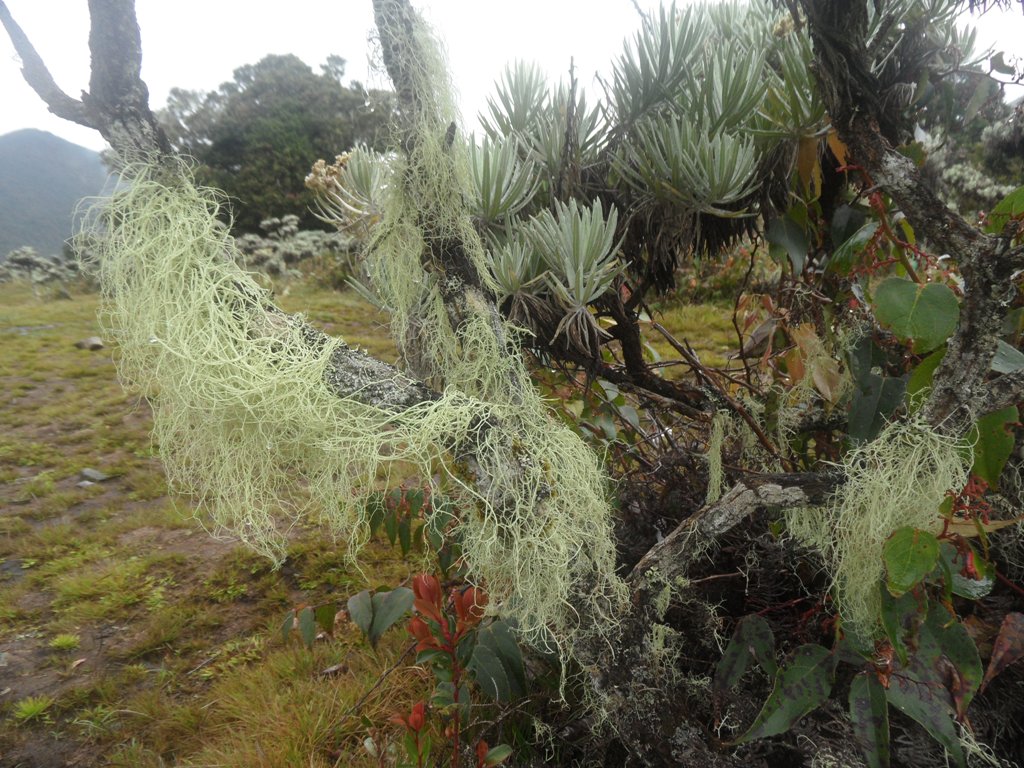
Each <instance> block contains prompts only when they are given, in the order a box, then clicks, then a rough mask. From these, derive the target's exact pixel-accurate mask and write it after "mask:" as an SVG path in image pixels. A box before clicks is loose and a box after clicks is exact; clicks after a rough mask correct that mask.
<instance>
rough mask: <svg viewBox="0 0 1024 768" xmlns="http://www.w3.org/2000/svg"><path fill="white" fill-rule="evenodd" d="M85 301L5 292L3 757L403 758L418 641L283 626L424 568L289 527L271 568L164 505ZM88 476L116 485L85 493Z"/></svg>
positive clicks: (337, 320)
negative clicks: (358, 557)
mask: <svg viewBox="0 0 1024 768" xmlns="http://www.w3.org/2000/svg"><path fill="white" fill-rule="evenodd" d="M71 294H73V298H72V299H71V300H67V299H57V298H54V296H55V295H56V293H55V292H54V289H52V288H46V289H43V292H42V294H40V291H39V290H38V289H35V290H34V289H33V288H32V287H30V286H28V285H26V284H18V283H15V284H6V285H3V286H0V306H2V309H0V479H2V485H0V667H2V668H3V670H4V674H3V676H2V679H3V684H2V685H0V722H3V723H4V725H3V726H2V727H0V755H3V758H2V760H13V761H14V762H13V763H10V764H11V765H16V764H18V760H19V756H21V758H22V759H23V758H24V756H27V755H30V754H31V755H33V759H34V760H36V761H37V762H36V763H34V765H38V766H40V768H42V767H43V766H47V765H53V766H58V765H64V764H65V763H66V761H68V760H70V759H72V758H74V759H76V760H77V761H78V762H79V764H82V765H99V764H100V761H101V756H104V755H105V756H108V757H107V758H106V759H107V760H109V763H106V764H110V765H122V766H132V767H133V768H135V767H139V766H141V767H143V768H144V767H146V766H163V765H168V764H178V765H196V766H198V765H219V766H238V767H239V768H242V766H245V767H246V768H249V767H250V766H259V765H264V766H333V765H339V766H342V765H343V766H350V765H352V766H355V765H361V764H365V765H376V764H377V761H376V760H375V759H374V758H373V757H372V754H371V752H372V749H373V747H372V746H371V747H369V748H368V746H367V744H370V745H372V744H373V743H375V740H376V743H379V744H380V745H382V747H381V748H383V745H386V744H387V743H389V741H390V740H392V739H393V738H394V734H395V733H396V732H397V729H396V726H395V725H393V724H390V723H389V718H390V717H391V716H392V715H394V714H395V712H404V711H408V710H409V708H410V707H411V706H412V704H413V702H415V701H416V700H417V699H418V698H422V697H423V695H424V692H425V691H426V685H427V680H426V676H427V673H426V672H425V671H423V670H422V669H419V668H416V667H413V666H411V657H408V656H405V655H404V653H405V651H406V650H407V647H408V643H409V640H408V638H407V636H406V635H405V633H404V632H403V631H401V630H400V629H394V630H392V631H390V632H387V633H385V634H384V636H383V637H382V639H381V640H380V642H379V644H378V645H377V647H376V648H373V647H371V646H370V645H369V644H368V643H367V641H366V639H365V638H364V636H363V634H362V632H360V630H359V629H358V628H356V626H355V625H354V624H352V623H351V622H350V621H349V620H348V618H347V615H345V614H344V613H342V614H341V615H339V617H338V622H337V625H336V628H335V633H334V636H333V637H331V638H325V637H321V638H320V639H319V640H317V641H316V642H314V643H313V645H312V648H311V649H308V650H307V649H306V648H305V647H303V644H302V643H301V642H299V640H298V639H297V638H295V637H293V638H290V639H289V640H288V641H284V640H282V638H281V632H280V627H281V623H282V621H283V620H284V617H285V616H286V614H288V612H289V611H290V610H294V609H296V608H301V607H302V606H305V605H317V604H322V603H325V602H327V601H339V602H340V603H341V604H344V602H345V600H347V598H348V597H350V596H352V595H355V594H357V593H359V592H360V591H361V590H364V589H366V588H368V587H374V586H377V585H380V584H387V585H392V586H393V585H399V584H407V583H409V579H410V576H411V574H412V573H413V572H414V571H415V569H416V566H417V564H418V563H417V557H418V556H417V555H415V554H413V555H411V556H410V558H408V559H404V558H402V556H401V553H400V551H399V549H398V548H397V547H392V546H391V545H390V544H389V543H388V542H387V540H386V538H384V537H383V536H382V537H380V539H379V540H375V541H374V542H373V543H371V545H370V546H369V548H368V549H367V550H365V551H364V555H363V557H364V560H363V561H362V562H361V569H356V568H354V567H353V566H352V565H351V564H350V563H349V562H348V561H347V559H346V556H345V546H344V543H342V542H338V543H337V544H336V545H334V546H332V545H331V544H330V543H325V542H324V540H323V538H322V537H321V536H320V535H319V533H318V532H317V531H313V530H293V532H292V535H291V538H290V542H289V548H288V559H287V562H286V563H285V565H284V566H283V567H282V568H281V569H279V570H274V569H273V568H272V567H271V564H270V562H269V561H267V560H265V559H264V558H262V557H260V556H258V555H255V554H253V553H252V552H251V551H249V550H247V549H244V548H242V547H240V546H238V545H236V544H235V543H233V542H231V541H222V540H214V539H211V538H210V537H209V536H208V534H207V532H206V531H205V530H203V527H202V523H203V521H202V520H200V519H196V518H195V517H193V510H192V508H191V507H190V506H189V504H188V502H187V501H186V500H184V499H181V498H177V499H175V498H171V497H169V496H168V492H167V487H166V484H165V482H164V476H163V470H162V468H161V466H160V464H159V461H158V460H157V459H156V451H155V446H154V445H153V444H152V440H151V438H150V434H149V432H150V427H151V422H150V416H149V407H148V405H147V403H146V402H145V401H138V400H136V399H134V398H133V397H132V396H131V395H128V394H126V393H125V392H124V390H123V389H122V388H121V387H120V385H119V384H118V382H117V380H116V376H115V371H114V363H113V360H112V355H111V350H110V349H109V348H105V349H103V350H98V351H87V350H83V349H78V348H76V347H75V346H74V343H75V342H76V341H78V340H80V339H83V338H86V337H89V336H93V335H95V334H97V332H98V328H97V324H96V311H97V305H98V298H97V297H96V296H95V295H93V294H90V293H86V292H80V291H77V290H72V291H71ZM277 295H278V298H279V299H280V301H281V303H282V304H284V305H285V306H287V307H288V308H289V309H292V310H302V311H304V312H305V313H306V315H307V317H308V318H309V319H310V320H311V321H312V322H314V323H315V324H317V325H318V326H320V327H322V328H324V329H325V330H327V331H329V332H335V333H341V334H343V335H344V336H345V338H346V339H347V340H349V342H350V343H352V344H356V345H358V346H359V347H361V348H365V349H367V350H369V351H370V352H371V353H372V354H374V355H375V356H378V357H382V358H385V359H387V358H393V357H394V354H395V352H394V349H393V347H392V346H391V342H390V340H389V339H388V337H387V334H386V332H385V331H384V323H385V321H386V318H385V317H384V316H382V315H380V314H379V313H377V312H376V310H374V309H373V308H372V307H370V306H369V305H367V304H366V303H365V302H364V301H363V300H362V299H361V298H359V297H358V295H357V294H356V293H354V292H352V291H346V292H341V293H337V292H329V291H325V290H321V289H318V288H315V287H313V281H309V282H305V281H293V282H291V283H287V284H285V283H282V284H281V286H280V287H279V290H278V292H277ZM660 309H661V310H662V311H661V313H660V314H657V315H656V318H655V319H656V320H658V321H660V322H662V323H664V324H666V325H667V326H668V327H670V328H671V329H672V331H673V332H674V333H675V334H677V335H679V336H680V337H686V336H692V337H693V338H694V340H695V343H697V342H698V341H699V344H697V348H698V350H699V351H700V353H701V354H706V355H708V356H709V357H711V358H712V359H714V356H716V355H717V356H722V350H724V349H725V348H727V347H729V346H730V344H731V343H732V338H733V337H732V334H733V333H734V331H733V329H732V327H731V325H730V323H729V322H728V309H727V307H725V306H724V305H721V306H719V305H714V304H708V305H694V306H687V307H682V306H665V307H663V308H660ZM709 328H710V329H711V330H710V332H709V330H708V329H709ZM698 329H701V330H699V332H698ZM655 336H656V334H654V333H652V334H651V340H652V344H653V346H654V347H658V346H659V345H661V344H662V343H663V342H661V341H658V340H657V339H656V338H655ZM113 353H114V354H116V350H114V351H113ZM723 360H724V357H723ZM87 469H91V470H96V471H98V472H100V473H102V474H103V475H106V476H107V479H106V480H102V481H98V482H95V481H87V480H84V479H83V477H84V475H83V470H87ZM90 483H91V484H90ZM392 670H394V671H392ZM389 671H391V673H390V674H388V673H389ZM367 739H369V740H370V741H369V742H366V740H367ZM364 742H366V743H364ZM44 755H45V756H46V757H42V756H44ZM39 760H44V761H49V762H38V761H39ZM360 761H362V762H360ZM0 764H4V765H6V764H7V763H3V762H2V761H0Z"/></svg>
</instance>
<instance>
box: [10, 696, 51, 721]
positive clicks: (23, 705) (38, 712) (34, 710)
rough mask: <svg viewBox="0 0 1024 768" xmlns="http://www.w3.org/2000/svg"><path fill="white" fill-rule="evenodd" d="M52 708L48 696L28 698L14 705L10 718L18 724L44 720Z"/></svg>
mask: <svg viewBox="0 0 1024 768" xmlns="http://www.w3.org/2000/svg"><path fill="white" fill-rule="evenodd" d="M52 706H53V699H52V698H50V697H49V696H28V697H26V698H24V699H22V700H21V701H19V702H18V703H17V704H15V705H14V710H13V712H12V713H11V717H12V718H13V719H14V721H15V722H16V723H20V724H23V723H30V722H32V721H34V720H44V719H46V713H47V712H48V711H49V709H50V707H52Z"/></svg>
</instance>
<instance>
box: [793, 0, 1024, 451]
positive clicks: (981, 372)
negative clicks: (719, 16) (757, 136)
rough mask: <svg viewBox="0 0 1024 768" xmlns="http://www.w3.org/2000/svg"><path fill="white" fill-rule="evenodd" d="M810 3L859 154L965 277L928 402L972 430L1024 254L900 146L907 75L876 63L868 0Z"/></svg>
mask: <svg viewBox="0 0 1024 768" xmlns="http://www.w3.org/2000/svg"><path fill="white" fill-rule="evenodd" d="M800 5H801V7H802V9H803V11H804V13H805V14H806V18H807V25H808V29H809V32H810V35H811V40H812V43H813V46H814V57H815V74H816V76H817V80H818V85H819V88H820V90H821V93H822V96H823V98H824V100H825V104H826V107H827V109H828V113H829V115H830V116H831V118H832V123H833V125H834V126H835V128H836V130H837V131H838V132H839V135H840V137H841V138H842V139H843V141H844V142H845V143H846V145H847V147H848V148H849V150H850V154H851V157H852V162H853V163H855V164H857V165H859V166H861V167H862V168H863V169H864V170H865V171H866V172H867V173H868V174H869V176H870V177H871V179H872V181H873V182H874V183H875V184H877V185H879V186H881V187H883V188H884V189H885V191H886V192H887V193H888V194H889V195H890V196H891V197H892V199H893V201H894V202H895V203H896V205H897V206H898V207H899V209H900V210H901V211H902V212H903V213H904V214H905V215H906V216H907V218H908V219H909V221H910V222H911V223H912V225H913V226H914V230H915V232H916V233H917V237H918V239H919V240H922V241H925V242H927V243H928V245H929V247H930V248H932V249H934V250H936V251H937V252H938V254H946V255H949V256H950V257H951V258H952V259H953V260H954V261H955V262H956V264H957V265H958V267H959V270H960V274H961V275H962V276H963V278H964V299H963V303H962V306H961V315H960V324H959V326H958V328H957V330H956V333H955V334H954V335H953V337H952V338H951V339H950V341H949V346H948V351H947V353H946V356H945V358H944V359H943V362H942V363H941V365H940V367H939V369H938V370H937V371H936V373H935V378H934V382H933V387H932V393H931V396H930V399H929V401H928V403H927V404H926V406H925V409H924V413H925V414H926V416H927V419H928V421H929V422H931V423H932V424H933V425H935V426H937V427H941V428H942V429H943V431H945V432H948V433H950V434H962V433H963V432H964V431H965V430H966V428H967V426H968V425H969V424H970V423H972V422H973V421H974V420H975V419H976V418H977V417H978V416H980V415H982V414H983V413H984V411H983V410H982V409H983V408H984V407H986V406H985V404H986V398H985V397H983V396H982V395H984V393H985V391H986V390H987V388H988V385H987V379H988V376H989V365H990V363H991V360H992V356H993V354H994V353H995V349H996V336H997V333H998V330H999V328H1000V326H1001V323H1002V320H1003V315H1004V312H1005V300H1006V299H1007V298H1008V294H1007V292H1008V291H1009V290H1011V287H1010V278H1011V275H1012V274H1013V272H1014V271H1015V270H1016V269H1019V268H1020V267H1021V256H1022V254H1021V253H1020V252H1019V249H1017V250H1011V249H1010V248H1009V238H1008V237H1005V236H993V235H986V234H984V233H982V232H981V231H979V230H978V229H977V228H975V227H973V226H971V225H970V224H969V223H968V222H967V221H965V220H964V219H963V218H962V217H961V216H960V215H958V214H957V213H955V212H954V211H952V210H950V209H949V208H948V207H947V206H946V204H945V203H944V202H943V201H942V200H941V199H940V198H939V197H938V195H937V194H936V193H935V191H934V186H933V185H931V184H929V183H928V182H926V181H925V179H924V178H923V176H922V175H921V172H920V170H919V169H918V168H917V167H916V166H915V165H914V163H913V162H912V161H911V160H910V159H909V158H907V157H905V156H904V155H902V154H900V153H899V152H898V151H897V150H896V149H895V146H894V144H895V143H896V142H897V140H898V137H899V133H900V130H901V127H900V125H899V124H898V119H895V118H894V115H898V112H897V111H896V110H894V109H893V108H892V100H891V99H888V98H887V94H889V93H890V92H891V91H892V90H893V88H895V87H897V86H901V85H902V86H905V85H906V84H905V83H900V84H886V83H882V82H881V81H880V79H879V77H877V76H876V75H875V74H873V73H872V67H871V57H872V51H871V50H870V49H869V42H868V40H867V31H868V8H867V3H866V2H865V0H857V1H856V2H847V0H802V1H801V3H800ZM876 5H877V4H876ZM912 33H913V30H908V34H912ZM883 37H884V36H883Z"/></svg>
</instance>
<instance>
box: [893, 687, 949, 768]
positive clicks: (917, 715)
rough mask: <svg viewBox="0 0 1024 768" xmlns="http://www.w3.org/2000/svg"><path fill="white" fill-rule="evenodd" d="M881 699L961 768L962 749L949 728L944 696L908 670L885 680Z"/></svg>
mask: <svg viewBox="0 0 1024 768" xmlns="http://www.w3.org/2000/svg"><path fill="white" fill-rule="evenodd" d="M885 698H886V699H887V700H888V701H889V703H890V704H892V705H893V706H894V707H896V709H898V710H899V711H900V712H902V713H903V714H905V715H907V716H908V717H910V718H913V719H914V720H916V721H917V722H918V723H919V724H920V725H922V726H923V727H924V729H925V730H926V731H928V733H929V734H931V737H932V738H933V739H935V740H936V741H937V742H939V744H941V745H942V746H943V747H945V748H946V751H947V752H948V753H949V755H950V757H952V758H953V760H954V761H955V762H956V764H957V765H958V766H960V768H965V766H966V764H967V763H966V761H965V759H964V752H963V748H962V747H961V746H960V739H959V738H958V737H957V734H956V729H955V728H954V727H953V717H952V715H953V710H952V708H951V707H950V706H949V705H948V704H947V703H946V701H945V699H947V698H948V694H947V693H946V691H945V690H943V689H941V688H939V687H938V686H936V685H935V684H934V683H933V682H932V681H930V680H921V679H920V678H919V677H918V676H917V675H916V674H915V673H914V672H912V671H911V670H897V671H896V672H894V673H893V675H892V677H890V678H889V687H888V688H887V689H886V691H885Z"/></svg>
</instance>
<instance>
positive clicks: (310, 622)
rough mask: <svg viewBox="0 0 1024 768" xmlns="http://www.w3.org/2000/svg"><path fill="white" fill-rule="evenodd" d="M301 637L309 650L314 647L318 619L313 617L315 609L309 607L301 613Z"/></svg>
mask: <svg viewBox="0 0 1024 768" xmlns="http://www.w3.org/2000/svg"><path fill="white" fill-rule="evenodd" d="M299 636H300V637H301V638H302V642H303V643H305V645H306V647H307V648H312V647H313V641H314V640H316V619H315V618H314V616H313V609H312V608H309V607H308V606H307V607H306V608H303V609H302V610H301V611H299Z"/></svg>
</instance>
